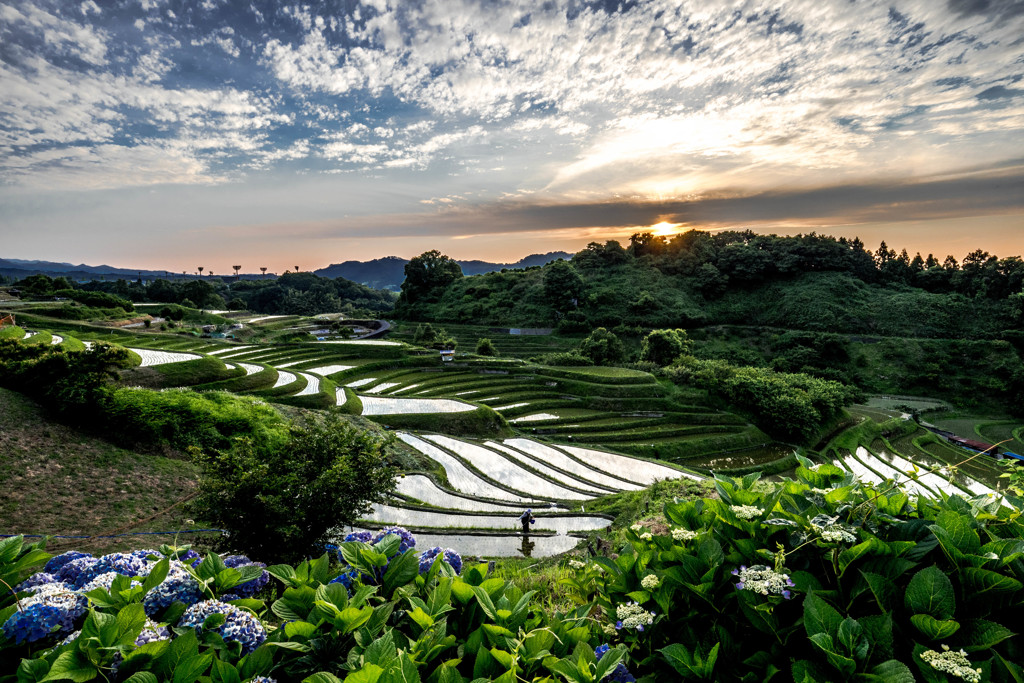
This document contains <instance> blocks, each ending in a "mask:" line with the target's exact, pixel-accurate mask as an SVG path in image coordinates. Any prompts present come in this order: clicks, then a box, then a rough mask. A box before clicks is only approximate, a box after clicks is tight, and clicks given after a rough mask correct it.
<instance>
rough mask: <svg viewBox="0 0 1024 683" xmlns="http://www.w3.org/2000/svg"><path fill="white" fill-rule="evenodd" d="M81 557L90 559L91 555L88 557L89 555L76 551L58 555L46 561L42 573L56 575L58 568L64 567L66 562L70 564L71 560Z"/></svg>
mask: <svg viewBox="0 0 1024 683" xmlns="http://www.w3.org/2000/svg"><path fill="white" fill-rule="evenodd" d="M83 557H92V555H90V554H89V553H80V552H78V551H77V550H69V551H67V552H66V553H61V554H60V555H56V556H54V557H51V558H50V559H49V560H48V561H47V563H46V566H45V567H43V571H44V572H46V573H48V574H56V573H57V572H59V571H60V568H61V567H63V566H64V565H66V564H67V563H68V562H71V561H72V560H78V559H81V558H83Z"/></svg>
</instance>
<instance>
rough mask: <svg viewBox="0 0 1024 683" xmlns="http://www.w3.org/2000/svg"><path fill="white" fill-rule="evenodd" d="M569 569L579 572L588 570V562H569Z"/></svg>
mask: <svg viewBox="0 0 1024 683" xmlns="http://www.w3.org/2000/svg"><path fill="white" fill-rule="evenodd" d="M569 568H570V569H575V570H577V571H579V570H581V569H586V568H587V563H586V562H580V561H579V560H569Z"/></svg>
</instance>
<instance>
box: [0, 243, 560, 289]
mask: <svg viewBox="0 0 1024 683" xmlns="http://www.w3.org/2000/svg"><path fill="white" fill-rule="evenodd" d="M560 258H564V259H570V258H572V254H569V253H567V252H564V251H552V252H549V253H547V254H531V255H530V256H527V257H526V258H522V259H520V260H518V261H516V262H515V263H490V262H488V261H459V262H458V263H459V265H460V266H462V272H463V273H465V274H466V275H479V274H481V273H491V272H494V271H496V270H501V269H502V268H529V267H530V266H543V265H544V264H546V263H550V262H552V261H557V260H558V259H560ZM408 262H409V259H404V258H399V257H398V256H385V257H384V258H379V259H373V260H372V261H345V262H344V263H335V264H332V265H329V266H327V267H326V268H321V269H320V270H315V271H313V272H314V273H315V274H316V275H320V276H322V277H329V278H336V277H343V278H345V279H346V280H352V281H353V282H358V283H360V284H364V285H367V286H369V287H374V288H375V289H393V290H397V289H399V288H400V287H401V286H402V281H403V280H404V279H405V264H406V263H408ZM37 274H43V275H49V276H50V277H57V276H64V277H66V278H68V279H71V280H95V279H100V278H106V277H111V278H126V279H132V280H134V279H136V278H138V277H140V276H141V277H142V278H143V279H146V280H151V279H154V278H158V277H160V278H162V277H168V276H169V277H172V278H173V277H180V274H179V273H175V272H174V271H167V270H146V269H133V268H115V267H114V266H106V265H103V266H89V265H86V264H84V263H80V264H78V265H75V264H73V263H60V262H57V261H36V260H30V259H17V258H8V259H3V258H0V275H6V276H8V277H14V278H19V279H20V278H24V277H28V276H29V275H37ZM222 276H223V277H227V276H231V273H229V272H226V273H219V274H218V275H217V277H222ZM188 277H195V276H194V274H193V273H191V272H190V273H188ZM241 277H242V279H253V278H259V277H261V275H260V274H259V273H256V274H247V273H242V275H241ZM268 277H273V276H272V275H268Z"/></svg>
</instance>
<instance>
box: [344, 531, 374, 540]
mask: <svg viewBox="0 0 1024 683" xmlns="http://www.w3.org/2000/svg"><path fill="white" fill-rule="evenodd" d="M371 538H373V532H371V531H353V532H352V533H350V534H349V535H348V536H346V537H345V541H344V542H345V543H349V542H351V541H359V542H360V543H369V542H370V539H371Z"/></svg>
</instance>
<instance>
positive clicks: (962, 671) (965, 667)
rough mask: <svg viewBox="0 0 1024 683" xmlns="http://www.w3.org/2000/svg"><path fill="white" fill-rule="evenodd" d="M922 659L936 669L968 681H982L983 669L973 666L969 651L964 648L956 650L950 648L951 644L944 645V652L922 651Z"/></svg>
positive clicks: (976, 682) (974, 682)
mask: <svg viewBox="0 0 1024 683" xmlns="http://www.w3.org/2000/svg"><path fill="white" fill-rule="evenodd" d="M921 659H923V660H924V661H925V662H927V663H928V664H929V665H930V666H931V667H932V668H933V669H935V670H936V671H941V672H943V673H947V674H949V675H950V676H956V677H957V678H962V679H964V680H965V681H967V682H968V683H979V681H981V669H975V668H974V667H972V666H971V662H970V660H969V659H967V653H966V652H964V651H963V650H960V651H959V652H954V651H952V650H950V649H949V645H943V646H942V652H936V651H935V650H925V651H924V652H922V653H921Z"/></svg>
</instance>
